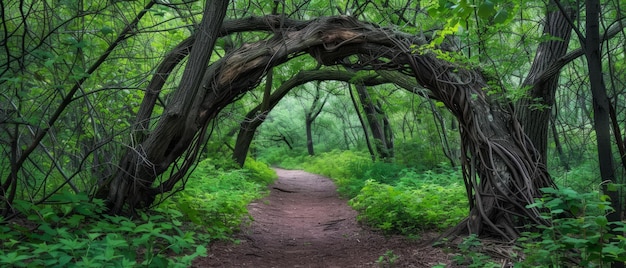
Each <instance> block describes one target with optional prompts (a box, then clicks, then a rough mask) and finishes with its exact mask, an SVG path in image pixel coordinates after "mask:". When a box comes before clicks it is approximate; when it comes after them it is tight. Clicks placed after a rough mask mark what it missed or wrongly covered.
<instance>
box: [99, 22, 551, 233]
mask: <svg viewBox="0 0 626 268" xmlns="http://www.w3.org/2000/svg"><path fill="white" fill-rule="evenodd" d="M305 25H306V26H304V27H302V28H292V29H287V30H285V31H284V32H281V33H279V34H276V35H275V36H274V37H272V38H270V39H269V40H265V41H261V42H257V43H252V44H246V45H244V46H243V47H241V48H239V49H237V50H234V51H233V52H231V53H229V54H227V55H226V56H225V57H224V58H222V59H220V60H219V61H218V62H216V63H214V64H213V65H211V66H210V67H209V68H208V69H207V71H206V73H205V75H204V78H203V83H202V84H203V85H204V87H205V88H206V92H205V95H204V97H203V98H202V99H201V100H200V101H199V105H198V110H197V112H194V113H192V114H189V117H190V118H187V119H185V120H187V121H191V122H197V123H199V124H200V126H201V127H198V129H197V130H196V134H195V135H200V133H201V129H203V128H204V127H206V124H207V122H209V120H211V119H213V118H215V116H216V115H217V114H218V113H219V111H220V110H221V109H222V108H223V107H225V106H226V105H228V104H229V103H230V102H232V101H233V100H235V99H236V98H238V97H239V96H240V95H241V94H243V93H245V92H247V91H248V90H251V89H252V88H254V87H256V86H257V85H258V84H259V82H260V81H261V78H262V77H263V76H264V75H265V74H266V71H267V70H268V69H269V68H268V67H271V66H276V65H278V64H281V63H283V62H286V61H288V60H291V59H293V58H294V57H298V56H302V55H303V53H308V54H309V55H311V56H312V57H314V58H315V59H316V60H317V61H318V62H319V63H320V64H322V65H328V66H333V65H343V66H347V67H350V68H352V69H357V70H359V69H389V70H398V71H400V72H403V73H405V74H409V75H412V76H414V77H415V79H416V81H417V82H418V83H419V84H420V85H421V86H423V87H424V88H426V89H428V91H429V93H428V94H429V95H430V97H431V98H434V99H437V100H439V101H442V102H443V103H444V104H445V105H446V107H448V109H450V110H451V112H452V113H453V114H454V115H455V116H456V117H457V118H458V120H459V122H460V129H461V137H462V141H463V152H464V153H463V156H465V157H464V159H465V160H464V161H463V164H464V165H463V166H464V170H465V178H466V183H467V185H468V194H469V198H470V200H471V204H472V205H471V214H470V217H469V218H468V223H469V224H467V225H465V224H464V225H460V226H467V228H468V231H469V232H471V233H484V232H494V233H497V234H499V235H501V236H503V237H505V238H513V237H515V236H516V235H517V234H518V233H517V232H518V231H517V230H516V229H515V227H516V226H519V225H521V224H523V223H525V221H527V220H529V221H533V222H541V221H542V220H541V218H540V217H539V213H538V212H537V211H535V210H534V209H527V208H525V205H527V204H529V203H531V202H532V201H533V198H534V197H537V196H538V195H539V193H538V188H539V187H544V186H551V185H552V183H551V181H550V179H549V176H548V174H547V172H546V170H545V168H544V166H543V165H542V164H541V163H540V162H539V161H538V156H537V155H536V154H535V151H534V150H533V149H532V148H533V147H532V144H530V143H529V141H528V139H527V137H526V136H525V134H524V133H523V132H522V131H521V128H520V126H519V124H518V123H517V121H516V120H515V119H514V118H513V117H512V113H511V110H510V108H511V107H509V106H508V104H506V103H500V102H499V100H498V99H497V98H495V97H494V96H487V94H486V90H485V88H486V87H487V81H486V80H485V78H484V77H483V75H482V74H481V73H480V72H478V71H473V70H469V69H465V68H464V67H462V66H458V65H454V64H450V63H448V62H446V61H444V60H441V59H438V58H437V55H436V52H432V51H415V50H414V49H411V46H417V47H420V46H422V45H424V44H426V40H423V39H420V38H416V37H414V36H410V35H407V34H402V33H398V32H393V31H390V30H387V29H383V28H379V27H377V26H375V25H371V24H367V23H362V22H359V21H357V20H355V19H353V18H351V17H346V16H343V17H327V18H320V19H317V20H313V21H309V22H307V23H306V24H305ZM355 54H363V55H368V57H369V58H371V59H372V60H371V61H367V62H358V61H355V62H350V61H349V60H348V59H349V56H351V55H355ZM199 96H202V95H199ZM161 120H164V119H161ZM178 120H182V119H178ZM151 135H152V134H151ZM172 138H174V140H176V139H179V143H178V145H174V146H168V147H167V148H166V150H165V151H162V154H161V155H159V159H161V161H160V162H158V167H157V168H155V167H154V166H153V164H154V163H156V162H157V161H152V160H151V159H150V155H149V154H148V155H147V156H148V158H147V159H146V160H147V161H144V160H143V159H140V158H137V157H135V158H133V159H135V160H134V162H128V163H126V164H125V165H124V166H126V167H136V166H143V167H142V168H143V169H146V170H151V171H152V172H151V173H149V172H146V173H144V175H145V176H143V177H133V176H132V175H130V176H129V174H137V173H136V172H132V170H131V172H128V171H127V172H123V173H120V174H127V175H126V177H125V178H123V180H126V181H137V180H142V181H143V183H142V184H143V186H141V185H142V184H136V183H135V184H128V187H130V189H129V190H128V191H126V192H127V193H133V194H134V196H133V198H132V199H125V201H126V204H127V205H129V206H130V207H135V208H137V207H141V206H145V205H148V204H149V202H146V203H142V202H141V200H150V199H151V198H153V197H154V195H156V194H157V193H158V192H160V191H162V190H163V189H165V190H168V189H171V188H170V187H171V184H170V183H171V181H167V182H165V183H164V184H165V185H163V184H162V185H161V186H158V187H153V188H148V189H146V185H150V184H152V183H153V182H154V180H155V178H156V176H158V175H159V174H160V173H162V172H163V171H164V170H165V167H167V166H168V161H169V163H172V161H174V160H175V159H177V158H178V157H180V156H181V155H182V154H183V153H184V152H185V150H184V149H185V146H184V145H185V144H187V145H189V144H190V142H191V141H192V140H193V139H191V138H187V139H186V140H180V137H176V136H175V137H170V138H169V139H172ZM153 139H154V138H153ZM174 140H173V141H174ZM180 142H183V143H180ZM163 159H165V160H167V161H165V162H163ZM127 161H128V160H127ZM131 161H132V160H131ZM148 175H149V176H148ZM478 177H480V180H478ZM133 187H134V188H135V189H133ZM140 188H141V189H140ZM111 190H112V191H115V187H113V188H112V189H111ZM119 200H120V199H109V201H111V202H114V203H116V202H119ZM122 200H124V199H122ZM115 207H116V208H121V207H122V204H119V203H117V205H116V206H115Z"/></svg>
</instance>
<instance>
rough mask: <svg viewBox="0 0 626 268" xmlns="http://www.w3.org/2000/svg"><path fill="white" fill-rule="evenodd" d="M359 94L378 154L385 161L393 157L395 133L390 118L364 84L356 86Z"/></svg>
mask: <svg viewBox="0 0 626 268" xmlns="http://www.w3.org/2000/svg"><path fill="white" fill-rule="evenodd" d="M356 91H357V95H358V96H359V100H360V101H361V106H362V107H363V112H365V118H367V123H368V125H369V127H370V130H371V131H372V137H373V138H374V145H375V147H376V152H377V153H378V156H379V157H380V159H381V160H383V161H388V160H390V159H392V158H393V156H394V154H393V133H392V132H391V128H390V126H389V120H388V119H387V116H386V115H385V113H384V112H383V111H382V109H381V107H380V106H379V105H377V104H375V103H374V101H373V100H372V97H371V96H370V94H369V92H368V91H367V87H365V86H363V85H357V86H356Z"/></svg>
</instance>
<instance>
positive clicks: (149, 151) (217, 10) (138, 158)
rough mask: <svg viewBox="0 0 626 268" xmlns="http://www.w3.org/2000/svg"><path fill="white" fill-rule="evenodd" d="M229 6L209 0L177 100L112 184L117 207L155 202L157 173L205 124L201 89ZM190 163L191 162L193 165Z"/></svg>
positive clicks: (110, 197) (110, 191) (114, 210)
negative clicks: (200, 118) (201, 116)
mask: <svg viewBox="0 0 626 268" xmlns="http://www.w3.org/2000/svg"><path fill="white" fill-rule="evenodd" d="M227 7H228V1H223V0H214V1H207V2H206V5H205V7H204V14H203V17H202V22H201V24H200V25H199V26H198V28H197V29H198V33H197V35H196V38H195V41H194V46H193V47H192V49H191V52H190V59H189V61H188V62H187V66H186V67H185V71H184V72H183V77H182V79H181V84H180V85H179V87H178V90H177V91H175V93H174V95H173V96H172V97H171V100H170V103H171V104H170V105H169V106H168V107H167V108H166V109H165V112H164V114H163V116H162V117H161V119H160V120H159V122H158V124H157V127H156V129H155V130H154V131H153V132H152V133H151V134H150V136H149V137H148V138H147V139H146V140H145V141H144V142H142V143H141V144H140V145H139V146H137V147H134V148H130V149H129V150H128V152H127V153H126V156H125V157H124V158H123V159H122V163H121V170H120V171H119V172H118V174H117V175H116V176H115V177H113V181H111V183H110V185H108V187H109V188H108V195H107V201H108V205H109V209H110V212H111V213H113V214H119V213H122V211H123V208H124V206H128V209H129V210H130V211H134V209H136V208H142V207H146V206H149V205H151V204H152V202H153V201H154V198H155V196H156V194H158V193H159V192H158V191H153V190H152V189H151V186H152V184H153V183H154V181H155V179H156V177H157V176H158V175H159V174H161V173H163V172H164V171H165V170H166V169H167V168H168V167H169V165H170V164H171V163H172V162H174V161H175V160H176V159H177V158H178V157H179V156H180V155H181V154H182V153H183V152H184V151H185V150H186V149H187V148H188V147H189V146H190V145H191V143H192V142H193V140H194V137H195V136H196V134H197V132H198V131H199V130H200V128H201V127H203V125H202V124H199V122H197V121H196V119H197V114H198V112H199V109H200V104H201V102H200V101H199V100H202V99H204V98H203V96H204V95H205V90H200V89H201V86H205V87H206V86H207V84H202V82H204V80H203V79H202V77H203V74H204V72H205V70H206V66H207V64H208V61H209V58H210V56H211V52H212V51H213V49H212V48H213V46H214V45H215V41H216V39H217V36H218V34H219V30H220V29H221V25H222V20H223V19H224V16H225V15H226V9H227ZM196 152H197V151H196ZM192 158H193V157H192ZM190 160H192V159H190ZM184 167H186V168H188V165H184ZM183 173H186V170H184V171H183ZM171 179H172V178H170V180H171ZM175 182H176V181H175V179H174V180H173V181H170V182H169V185H172V186H173V184H175Z"/></svg>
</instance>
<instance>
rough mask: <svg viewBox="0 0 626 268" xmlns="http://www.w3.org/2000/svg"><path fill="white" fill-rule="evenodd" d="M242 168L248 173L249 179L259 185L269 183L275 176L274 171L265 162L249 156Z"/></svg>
mask: <svg viewBox="0 0 626 268" xmlns="http://www.w3.org/2000/svg"><path fill="white" fill-rule="evenodd" d="M244 169H245V170H247V171H248V173H249V174H250V179H252V180H253V181H255V182H257V183H259V184H261V185H267V184H270V183H272V182H274V180H276V178H277V175H276V171H274V170H273V169H271V168H270V167H269V166H268V165H267V164H265V163H263V162H260V161H257V160H254V159H252V158H250V157H248V158H247V159H246V163H245V164H244Z"/></svg>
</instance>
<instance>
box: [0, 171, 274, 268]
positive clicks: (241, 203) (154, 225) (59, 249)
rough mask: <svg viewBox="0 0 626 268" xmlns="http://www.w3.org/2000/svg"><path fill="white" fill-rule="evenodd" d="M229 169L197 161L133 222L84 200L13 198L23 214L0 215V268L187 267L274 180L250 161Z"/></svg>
mask: <svg viewBox="0 0 626 268" xmlns="http://www.w3.org/2000/svg"><path fill="white" fill-rule="evenodd" d="M216 166H218V167H216ZM234 166H235V165H232V164H231V163H230V161H226V160H219V159H218V160H211V159H207V160H204V161H201V162H200V163H199V164H198V165H197V168H196V170H195V172H194V173H193V174H192V175H191V176H190V177H189V179H188V182H187V184H186V188H185V190H183V191H180V192H178V193H176V194H174V195H173V196H172V197H170V198H169V199H166V201H165V202H163V203H161V204H160V205H159V206H158V207H157V208H155V209H153V210H151V211H149V212H143V211H138V212H137V213H138V214H137V215H138V216H137V217H134V218H128V217H122V216H110V215H107V214H106V213H105V212H104V210H105V205H104V201H103V200H100V199H93V200H91V199H90V198H89V197H88V196H87V195H86V194H74V193H60V194H58V195H55V196H53V197H52V198H51V199H49V200H48V201H49V203H47V204H40V205H35V204H32V203H30V202H26V201H19V200H16V201H15V202H14V204H15V209H17V210H18V211H19V212H21V213H22V215H26V216H25V217H24V218H16V219H11V220H5V219H2V218H1V217H0V267H189V266H191V264H192V263H191V262H192V260H193V259H195V258H197V257H199V256H206V247H205V245H206V244H208V243H209V242H210V241H212V240H215V239H221V238H226V237H227V236H228V234H230V233H232V232H233V231H234V230H237V228H238V227H239V226H240V224H241V223H242V220H243V219H246V217H247V216H248V212H247V209H246V206H247V204H248V203H249V202H250V201H252V200H253V199H256V198H260V197H262V196H263V193H264V191H265V190H264V189H265V186H266V185H267V184H269V183H271V182H272V181H274V179H275V178H276V174H275V172H274V171H273V170H272V169H270V168H269V167H268V166H267V165H265V164H263V163H260V162H256V161H254V160H252V159H248V161H247V162H246V166H245V168H244V169H233V167H234Z"/></svg>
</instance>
